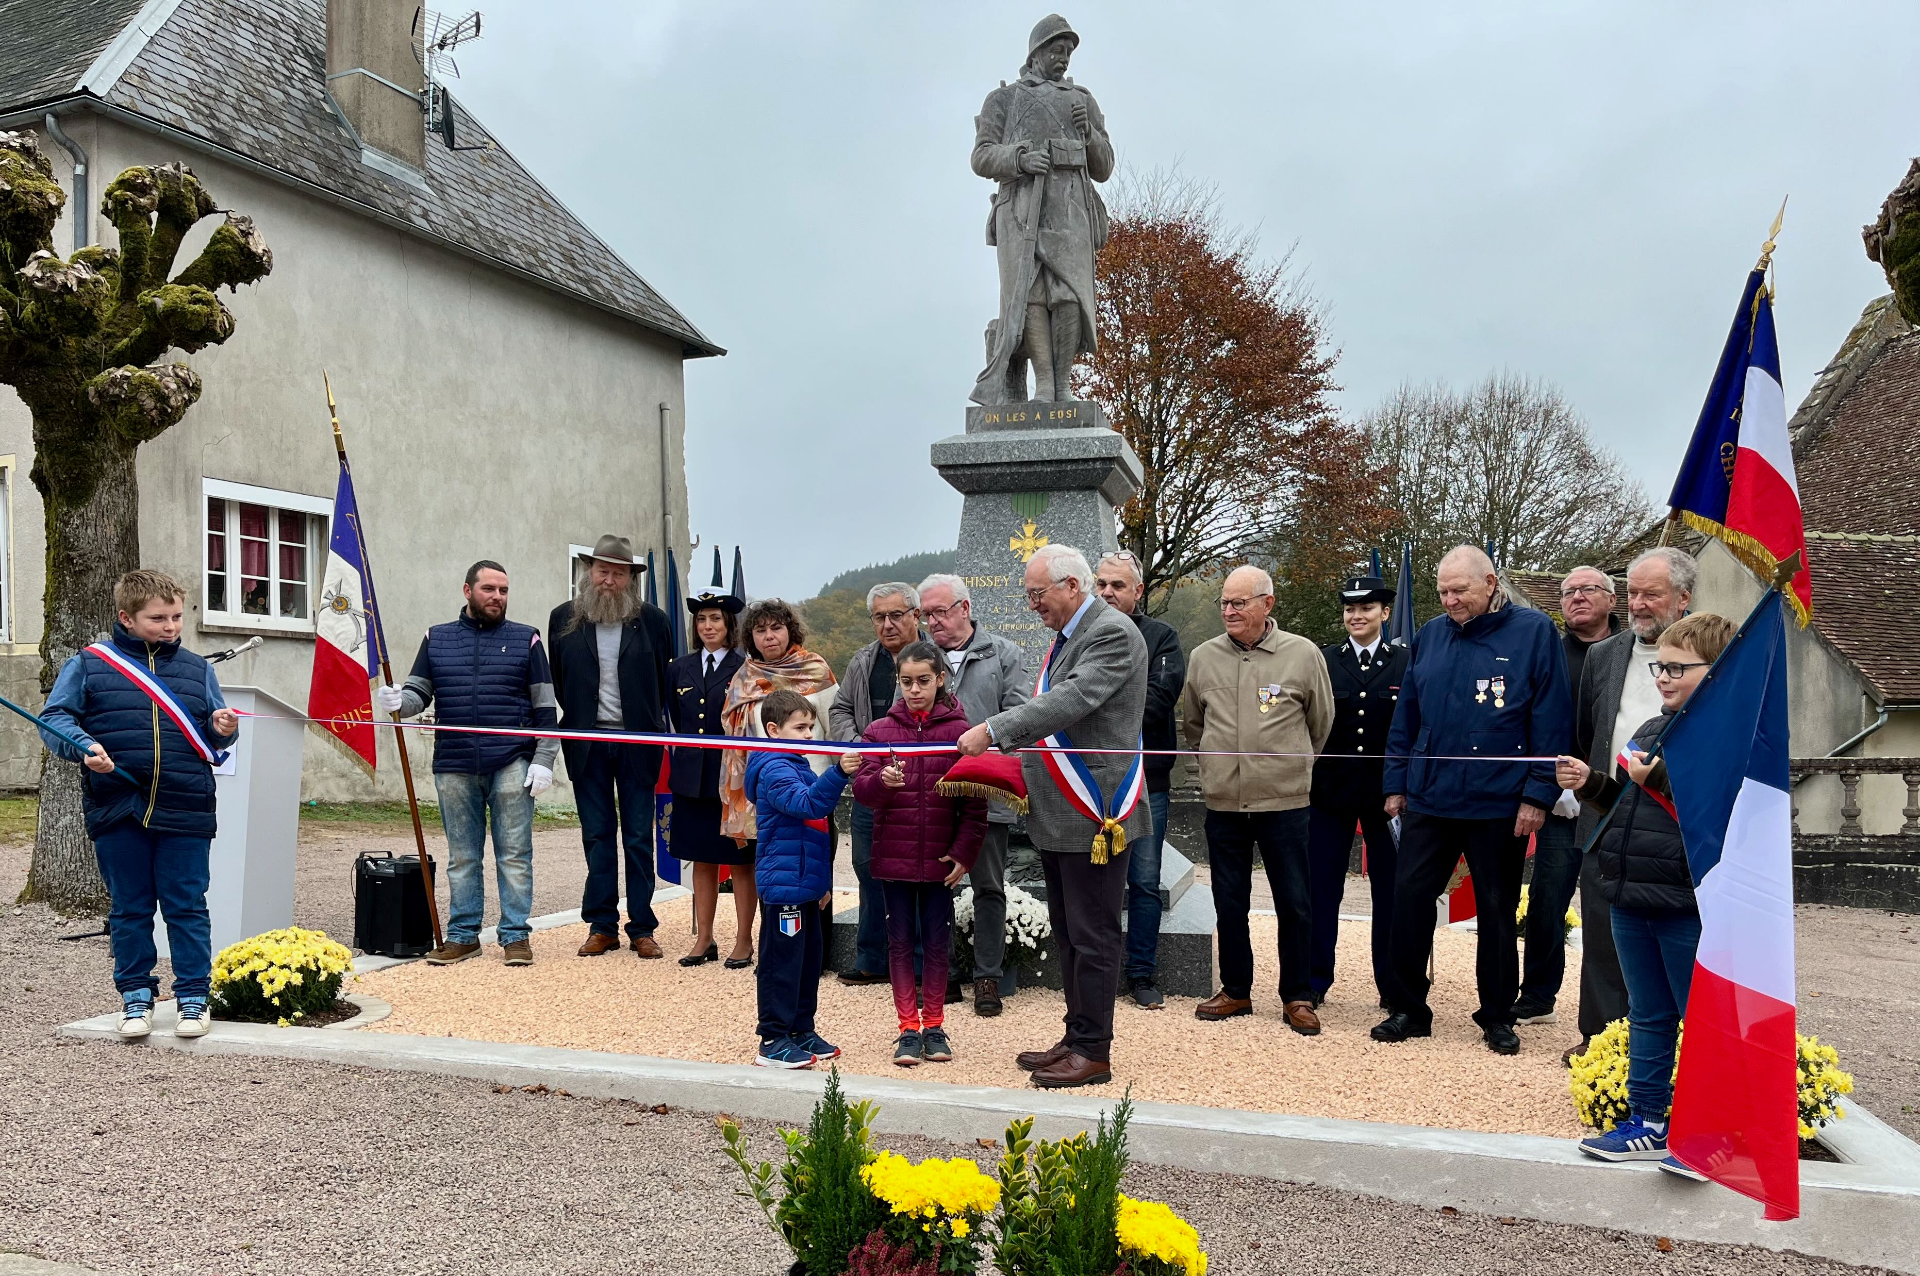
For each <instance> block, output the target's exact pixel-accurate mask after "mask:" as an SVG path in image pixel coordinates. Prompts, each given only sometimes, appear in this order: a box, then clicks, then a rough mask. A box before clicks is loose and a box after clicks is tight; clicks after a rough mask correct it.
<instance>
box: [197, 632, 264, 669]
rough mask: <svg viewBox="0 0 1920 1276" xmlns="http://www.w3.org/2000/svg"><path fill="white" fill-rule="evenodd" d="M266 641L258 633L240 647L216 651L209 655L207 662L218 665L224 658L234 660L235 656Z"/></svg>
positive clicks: (243, 653)
mask: <svg viewBox="0 0 1920 1276" xmlns="http://www.w3.org/2000/svg"><path fill="white" fill-rule="evenodd" d="M265 641H266V639H264V638H262V637H260V636H259V635H258V634H255V635H254V636H253V637H251V638H249V639H247V640H246V641H245V642H243V643H241V644H240V645H239V646H238V647H229V648H227V649H226V650H225V651H216V652H214V653H213V654H212V655H210V656H208V657H207V663H208V664H210V665H217V664H219V663H220V662H222V661H224V660H232V659H233V658H234V657H235V656H240V655H245V654H246V653H247V652H249V651H252V650H253V649H254V648H255V647H258V646H259V645H260V644H261V643H263V642H265Z"/></svg>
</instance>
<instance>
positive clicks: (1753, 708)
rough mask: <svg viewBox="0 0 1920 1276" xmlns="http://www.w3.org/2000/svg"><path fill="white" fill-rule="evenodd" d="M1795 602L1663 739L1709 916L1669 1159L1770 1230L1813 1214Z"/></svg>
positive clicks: (1697, 890)
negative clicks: (1801, 1002)
mask: <svg viewBox="0 0 1920 1276" xmlns="http://www.w3.org/2000/svg"><path fill="white" fill-rule="evenodd" d="M1790 602H1791V599H1790V598H1788V599H1786V600H1785V601H1783V600H1782V599H1781V598H1776V597H1775V595H1774V594H1773V593H1772V592H1771V591H1769V592H1768V593H1767V594H1766V596H1765V597H1763V598H1762V599H1761V600H1760V605H1759V606H1758V607H1757V608H1755V609H1754V613H1753V615H1752V616H1751V617H1749V618H1748V620H1747V623H1746V624H1745V625H1743V626H1742V627H1741V630H1740V632H1739V634H1738V635H1737V636H1736V637H1735V638H1734V640H1733V642H1732V644H1731V645H1730V646H1728V648H1727V650H1726V651H1725V652H1724V653H1723V654H1722V655H1721V657H1720V659H1719V660H1718V661H1717V662H1715V664H1714V666H1713V668H1712V669H1711V670H1710V671H1708V674H1707V678H1706V680H1705V681H1704V682H1702V683H1701V684H1700V686H1699V687H1698V688H1697V689H1696V690H1695V691H1694V693H1693V695H1692V696H1691V697H1690V698H1689V699H1688V701H1687V704H1686V705H1685V707H1684V708H1682V709H1681V711H1680V713H1679V714H1678V715H1677V716H1676V717H1675V719H1674V721H1673V723H1672V725H1671V726H1669V727H1668V728H1667V731H1666V733H1665V735H1664V736H1663V738H1662V740H1661V751H1662V752H1663V753H1664V754H1665V756H1666V760H1667V778H1668V781H1669V783H1670V784H1671V786H1672V790H1673V801H1674V805H1675V808H1676V810H1677V813H1678V818H1679V821H1680V831H1681V835H1682V836H1683V837H1684V838H1685V840H1686V845H1687V860H1688V863H1689V866H1690V867H1691V869H1692V874H1693V893H1694V899H1695V901H1696V902H1697V903H1698V905H1699V909H1700V947H1699V949H1698V951H1697V953H1696V955H1695V959H1694V970H1693V987H1692V991H1691V993H1690V994H1689V995H1688V998H1687V1016H1686V1034H1685V1038H1684V1041H1683V1043H1682V1046H1681V1050H1680V1071H1679V1077H1678V1079H1677V1081H1676V1082H1675V1088H1674V1098H1673V1123H1672V1128H1671V1130H1670V1131H1669V1134H1668V1138H1667V1146H1668V1149H1669V1150H1670V1151H1671V1152H1672V1153H1673V1155H1674V1156H1676V1157H1678V1158H1679V1159H1680V1160H1681V1161H1682V1162H1683V1163H1685V1164H1687V1165H1689V1166H1692V1167H1693V1168H1694V1169H1696V1170H1698V1171H1700V1172H1701V1173H1702V1174H1705V1175H1707V1176H1708V1177H1709V1178H1712V1179H1714V1180H1715V1181H1716V1182H1719V1183H1722V1184H1725V1185H1726V1186H1727V1187H1730V1188H1732V1189H1733V1190H1734V1191H1736V1192H1740V1193H1743V1194H1745V1195H1747V1196H1750V1197H1752V1198H1754V1199H1755V1200H1757V1201H1760V1202H1761V1203H1762V1204H1764V1205H1765V1206H1766V1216H1767V1217H1768V1218H1770V1219H1787V1218H1797V1217H1798V1216H1799V1213H1800V1141H1799V1100H1798V1077H1797V1074H1796V1066H1797V1049H1796V1042H1795V1038H1794V1009H1793V1007H1794V997H1793V847H1792V818H1793V811H1792V808H1793V800H1792V798H1791V797H1790V796H1789V794H1790V790H1789V787H1788V778H1787V655H1786V621H1785V616H1784V611H1783V608H1784V607H1785V606H1786V605H1787V604H1788V603H1790Z"/></svg>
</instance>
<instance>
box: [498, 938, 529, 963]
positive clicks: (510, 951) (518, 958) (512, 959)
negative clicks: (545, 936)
mask: <svg viewBox="0 0 1920 1276" xmlns="http://www.w3.org/2000/svg"><path fill="white" fill-rule="evenodd" d="M500 955H501V956H502V957H503V958H504V959H505V960H506V963H507V965H509V966H531V965H533V941H532V940H530V939H520V940H515V941H514V942H513V943H511V944H508V945H507V946H506V947H505V948H503V949H501V950H500Z"/></svg>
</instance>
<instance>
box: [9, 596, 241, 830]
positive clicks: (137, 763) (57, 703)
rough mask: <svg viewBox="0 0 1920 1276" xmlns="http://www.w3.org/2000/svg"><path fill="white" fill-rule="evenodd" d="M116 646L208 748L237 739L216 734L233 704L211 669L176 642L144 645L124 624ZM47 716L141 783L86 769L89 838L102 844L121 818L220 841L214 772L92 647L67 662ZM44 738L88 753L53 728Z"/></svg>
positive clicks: (73, 752) (57, 749)
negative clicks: (160, 688)
mask: <svg viewBox="0 0 1920 1276" xmlns="http://www.w3.org/2000/svg"><path fill="white" fill-rule="evenodd" d="M111 641H112V643H113V645H114V646H115V647H117V648H118V649H119V650H120V651H121V652H123V653H124V654H125V655H126V656H127V658H128V659H130V660H132V661H134V662H135V663H137V664H139V665H140V666H141V667H142V668H144V669H146V670H147V671H148V672H149V673H151V674H152V675H153V676H154V677H156V678H158V679H159V680H160V682H161V683H162V685H164V686H165V687H166V688H167V690H168V691H171V692H172V693H173V697H174V699H176V700H178V701H179V702H180V704H181V706H182V707H184V708H185V709H186V711H187V713H188V714H189V715H190V716H191V717H192V719H193V721H194V723H195V725H197V726H198V727H199V728H200V732H201V734H202V735H203V736H205V737H206V740H207V743H209V744H211V745H213V747H214V748H216V749H220V748H225V747H226V746H227V745H228V744H231V743H232V742H233V739H234V737H233V736H231V735H219V734H217V733H215V731H214V730H213V724H212V718H213V714H214V711H215V710H217V709H224V708H226V707H227V702H226V698H225V697H223V696H222V695H221V694H220V683H219V682H218V681H217V680H216V679H215V677H214V673H213V666H212V665H209V664H208V663H207V662H206V661H205V660H202V659H201V658H200V657H199V656H197V655H195V654H194V653H193V652H191V651H185V650H182V648H181V646H180V644H179V643H178V642H156V643H149V642H142V641H141V640H140V639H138V638H135V637H133V636H132V635H131V634H129V633H128V632H127V631H126V630H125V629H124V628H122V627H121V626H120V625H118V624H115V625H114V627H113V637H112V639H111ZM41 716H42V717H44V718H45V719H46V720H47V722H48V723H50V724H51V725H53V726H54V727H57V728H58V729H60V730H61V731H64V732H65V733H66V734H67V735H70V736H73V737H74V738H75V739H77V740H79V741H80V742H81V743H82V744H84V745H86V746H88V747H91V746H92V745H94V744H95V743H98V744H99V745H100V746H101V747H103V748H104V749H106V751H107V755H108V756H109V757H111V758H112V759H113V761H114V765H116V766H118V767H119V768H120V769H121V770H123V771H126V772H128V773H130V774H131V775H132V776H133V777H134V778H135V780H137V781H138V783H137V784H129V783H127V781H125V780H123V779H121V778H120V777H119V776H117V775H96V774H95V773H94V772H92V771H86V772H84V773H83V777H82V781H81V787H80V793H81V803H82V805H83V807H84V809H85V811H86V818H87V836H89V837H94V838H97V837H99V836H100V834H101V833H102V832H103V831H105V830H106V829H107V828H108V827H109V826H111V825H114V824H117V823H119V822H120V821H122V820H137V821H138V822H139V823H140V824H141V826H142V827H145V828H150V829H152V830H153V831H154V832H156V833H171V834H175V835H178V836H181V837H205V838H211V837H212V836H213V835H214V832H215V825H214V811H213V807H214V789H213V767H212V766H211V765H210V764H209V763H207V762H206V761H204V760H203V759H202V758H201V757H200V755H199V753H197V752H195V750H194V748H193V746H192V745H191V744H188V743H187V737H186V736H185V735H184V734H182V733H181V731H180V728H179V727H177V726H175V725H174V722H173V720H172V719H171V718H169V717H167V716H166V715H165V714H163V713H161V712H160V706H159V705H157V704H155V703H154V702H153V701H152V700H151V699H149V698H148V697H147V694H146V693H145V692H144V691H142V690H140V688H138V687H136V686H135V685H134V684H133V683H132V682H131V681H129V680H128V678H127V676H126V675H125V674H123V673H121V672H120V671H119V670H118V669H115V668H114V667H113V666H112V665H109V664H108V663H107V662H106V661H104V660H102V659H101V658H100V657H98V656H95V655H92V654H90V653H88V652H85V651H82V652H80V653H78V654H77V655H74V656H71V657H69V658H68V660H67V663H66V664H64V665H62V666H61V667H60V676H59V678H57V679H56V680H55V681H54V684H53V693H52V694H51V695H49V696H48V697H47V705H46V708H45V709H44V710H43V711H42V712H41ZM40 738H41V739H42V740H44V741H45V742H46V745H47V748H49V749H51V750H52V751H53V752H54V753H56V754H58V755H59V756H61V757H63V758H66V759H67V760H68V761H70V762H78V761H79V760H80V759H81V758H83V757H85V756H86V751H85V750H84V749H75V748H74V747H73V746H72V745H71V744H68V743H67V742H66V741H65V740H62V739H60V738H59V737H58V736H56V735H53V734H52V733H50V732H47V731H44V730H43V731H42V732H41V733H40ZM156 752H157V753H158V754H159V760H160V765H159V766H157V767H156V766H155V765H154V755H155V753H156Z"/></svg>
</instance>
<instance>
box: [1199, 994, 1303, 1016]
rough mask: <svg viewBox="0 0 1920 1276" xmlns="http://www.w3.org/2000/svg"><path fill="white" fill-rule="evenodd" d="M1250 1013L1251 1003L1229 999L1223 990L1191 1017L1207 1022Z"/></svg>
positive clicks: (1207, 1000) (1243, 998)
mask: <svg viewBox="0 0 1920 1276" xmlns="http://www.w3.org/2000/svg"><path fill="white" fill-rule="evenodd" d="M1307 1010H1308V1012H1309V1014H1311V1012H1312V1010H1313V1008H1312V1007H1311V1006H1309V1007H1307ZM1252 1013H1253V1002H1252V1001H1251V1000H1250V999H1249V998H1246V997H1229V996H1228V995H1227V993H1226V990H1225V989H1224V988H1223V989H1221V990H1220V991H1219V992H1217V993H1215V994H1213V996H1211V997H1209V998H1207V999H1206V1000H1205V1001H1203V1002H1201V1003H1200V1004H1199V1005H1197V1006H1195V1007H1194V1008H1193V1017H1194V1018H1195V1019H1205V1020H1208V1021H1209V1022H1211V1021H1213V1020H1217V1019H1232V1018H1235V1017H1237V1016H1239V1015H1250V1014H1252Z"/></svg>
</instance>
